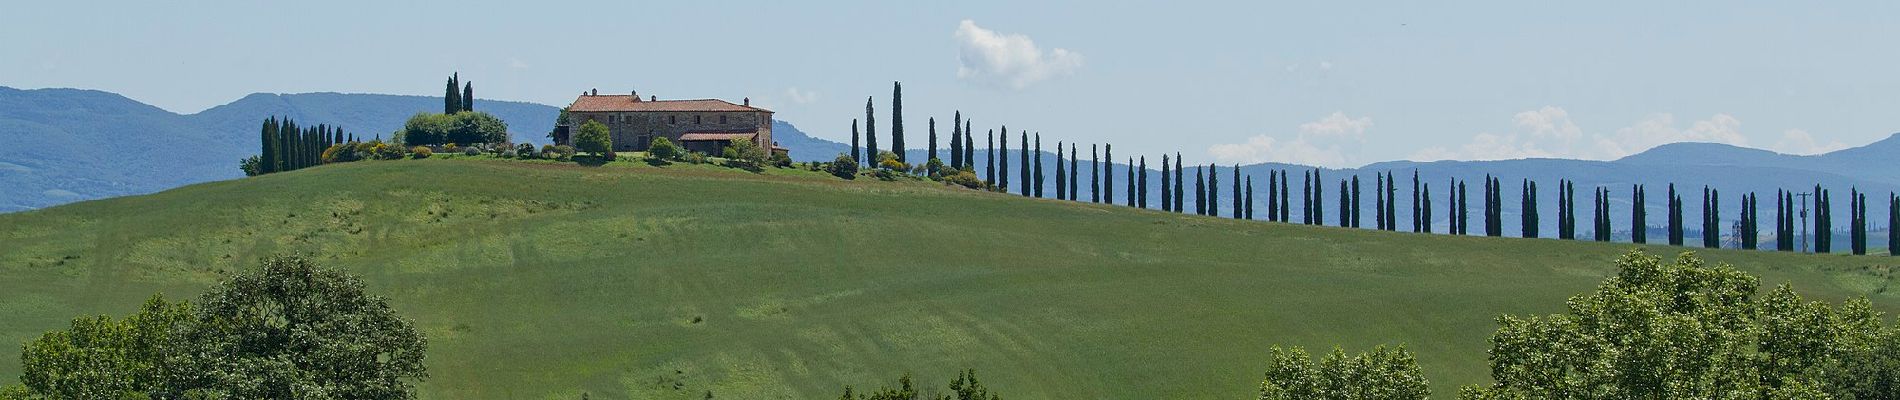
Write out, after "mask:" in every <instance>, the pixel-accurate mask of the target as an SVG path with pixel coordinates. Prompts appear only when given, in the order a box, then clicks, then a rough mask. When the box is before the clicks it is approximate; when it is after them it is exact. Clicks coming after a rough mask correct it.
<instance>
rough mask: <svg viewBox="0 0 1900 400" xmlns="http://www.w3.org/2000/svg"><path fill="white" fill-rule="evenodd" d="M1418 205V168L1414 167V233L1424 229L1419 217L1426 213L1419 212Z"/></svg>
mask: <svg viewBox="0 0 1900 400" xmlns="http://www.w3.org/2000/svg"><path fill="white" fill-rule="evenodd" d="M1418 207H1419V201H1418V169H1417V168H1413V169H1412V233H1418V232H1420V231H1423V230H1424V227H1423V226H1419V219H1418V217H1420V216H1421V215H1422V214H1424V213H1422V212H1419V209H1418Z"/></svg>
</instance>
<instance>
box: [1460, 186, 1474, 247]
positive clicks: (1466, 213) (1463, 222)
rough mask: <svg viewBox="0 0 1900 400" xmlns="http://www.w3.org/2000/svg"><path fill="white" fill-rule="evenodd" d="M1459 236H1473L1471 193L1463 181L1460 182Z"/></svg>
mask: <svg viewBox="0 0 1900 400" xmlns="http://www.w3.org/2000/svg"><path fill="white" fill-rule="evenodd" d="M1458 234H1459V235H1470V234H1471V192H1468V191H1466V190H1465V183H1464V182H1463V181H1460V182H1458Z"/></svg>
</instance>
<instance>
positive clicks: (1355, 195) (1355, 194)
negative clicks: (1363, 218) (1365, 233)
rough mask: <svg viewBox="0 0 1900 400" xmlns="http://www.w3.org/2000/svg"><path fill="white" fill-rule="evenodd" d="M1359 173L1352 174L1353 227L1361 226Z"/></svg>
mask: <svg viewBox="0 0 1900 400" xmlns="http://www.w3.org/2000/svg"><path fill="white" fill-rule="evenodd" d="M1360 204H1361V203H1360V202H1359V175H1353V176H1352V208H1351V211H1352V227H1354V228H1358V227H1359V213H1360V212H1361V210H1360V209H1359V205H1360Z"/></svg>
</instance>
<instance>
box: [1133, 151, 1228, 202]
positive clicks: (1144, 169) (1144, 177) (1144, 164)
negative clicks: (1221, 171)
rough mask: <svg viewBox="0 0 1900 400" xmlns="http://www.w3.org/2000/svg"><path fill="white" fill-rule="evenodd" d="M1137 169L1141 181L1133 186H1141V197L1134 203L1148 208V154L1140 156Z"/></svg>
mask: <svg viewBox="0 0 1900 400" xmlns="http://www.w3.org/2000/svg"><path fill="white" fill-rule="evenodd" d="M1139 170H1141V182H1137V183H1136V185H1135V186H1137V187H1140V188H1141V198H1140V199H1139V201H1137V202H1136V203H1139V205H1140V206H1141V208H1148V156H1141V168H1139ZM1249 190H1252V189H1249Z"/></svg>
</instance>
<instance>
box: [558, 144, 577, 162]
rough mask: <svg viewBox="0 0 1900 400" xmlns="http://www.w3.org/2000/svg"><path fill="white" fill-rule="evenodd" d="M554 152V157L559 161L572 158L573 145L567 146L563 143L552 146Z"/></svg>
mask: <svg viewBox="0 0 1900 400" xmlns="http://www.w3.org/2000/svg"><path fill="white" fill-rule="evenodd" d="M554 154H555V158H554V159H556V160H561V161H567V160H572V159H574V146H569V145H565V144H564V145H559V146H554Z"/></svg>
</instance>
